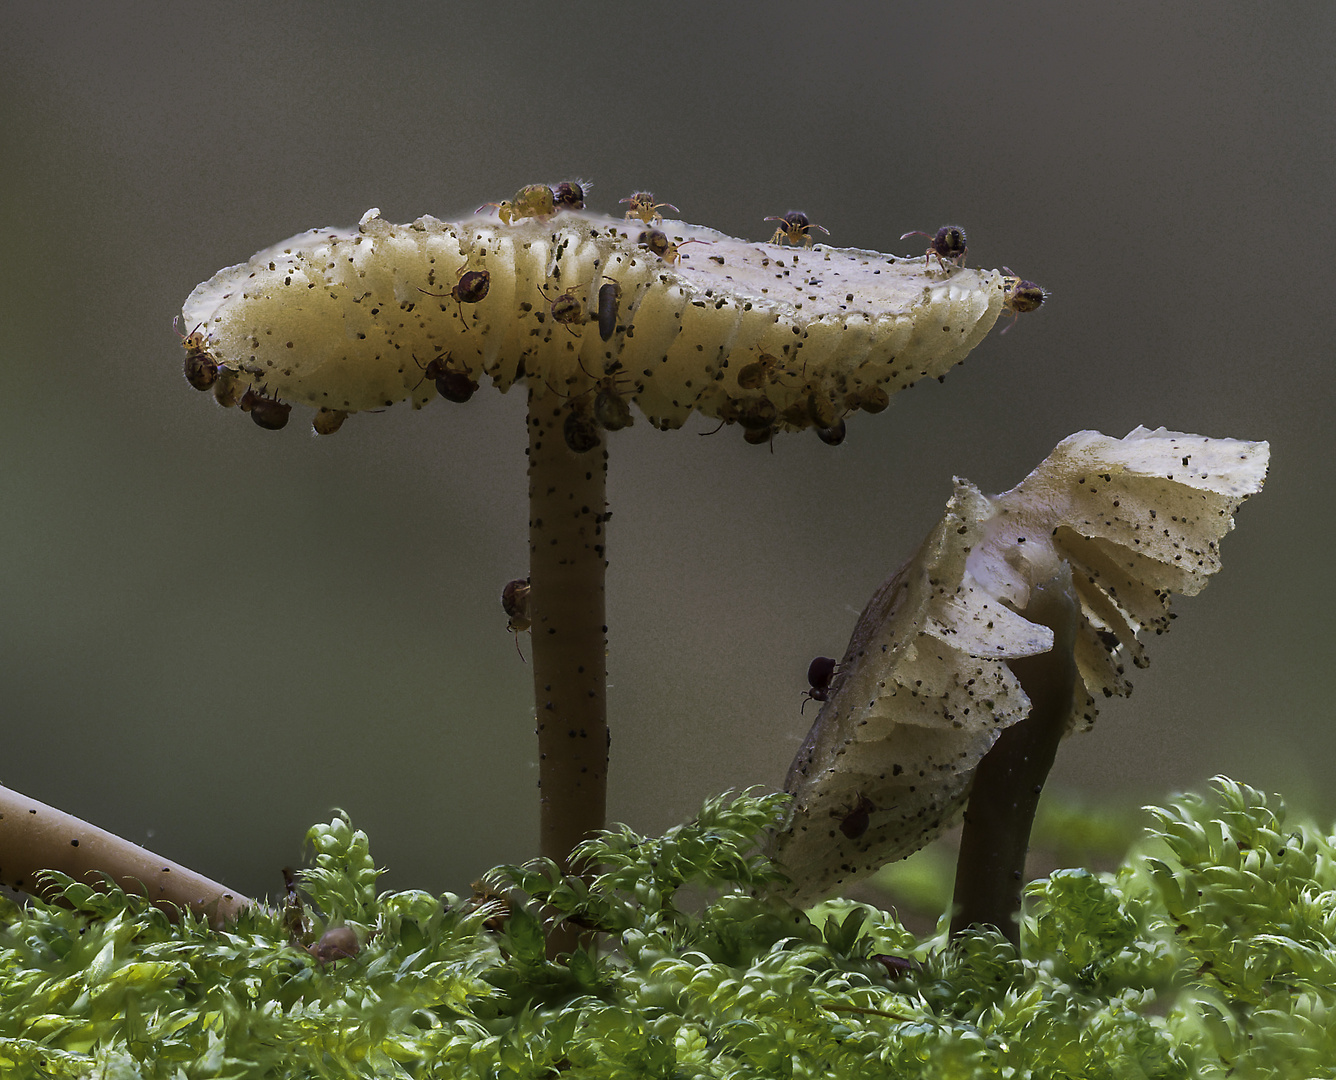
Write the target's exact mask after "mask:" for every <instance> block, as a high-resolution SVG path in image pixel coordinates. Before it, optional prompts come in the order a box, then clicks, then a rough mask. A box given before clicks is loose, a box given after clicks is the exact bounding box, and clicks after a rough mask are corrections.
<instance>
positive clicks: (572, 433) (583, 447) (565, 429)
mask: <svg viewBox="0 0 1336 1080" xmlns="http://www.w3.org/2000/svg"><path fill="white" fill-rule="evenodd" d="M561 433H562V436H563V437H564V438H565V440H566V445H567V446H568V447H570V449H571V450H572V451H573V452H574V453H577V454H587V453H588V452H589V451H590V450H592V449H594V447H596V446H597V445H598V444H599V437H598V425H597V424H596V423H594V420H593V418H592V417H590V416H587V415H585V413H584V412H582V411H581V410H579V409H572V410H571V411H570V412H568V413H567V414H566V420H565V422H564V423H563V424H562V426H561Z"/></svg>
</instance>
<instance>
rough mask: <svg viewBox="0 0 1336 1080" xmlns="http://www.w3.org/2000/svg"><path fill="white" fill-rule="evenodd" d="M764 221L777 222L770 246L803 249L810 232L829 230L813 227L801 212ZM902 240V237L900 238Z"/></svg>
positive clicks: (809, 237) (808, 244)
mask: <svg viewBox="0 0 1336 1080" xmlns="http://www.w3.org/2000/svg"><path fill="white" fill-rule="evenodd" d="M765 220H766V221H778V222H779V228H777V229H776V230H775V235H774V236H772V237H771V238H770V242H771V243H772V244H783V243H784V241H785V240H787V241H788V242H789V243H790V244H792V245H793V246H794V247H797V246H798V245H799V244H802V245H803V247H811V246H812V230H813V229H820V230H821V231H822V232H823V233H825V234H826V235H827V236H829V235H830V230H829V229H827V228H825V227H824V226H821V225H813V224H812V223H811V222H810V221H809V220H808V219H807V215H806V214H804V213H803V212H802V211H801V210H790V211H789V212H788V213H787V214H785V215H784V216H783V217H768V218H766V219H765ZM901 239H902V240H903V239H904V237H901Z"/></svg>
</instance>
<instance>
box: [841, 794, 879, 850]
mask: <svg viewBox="0 0 1336 1080" xmlns="http://www.w3.org/2000/svg"><path fill="white" fill-rule="evenodd" d="M876 809H877V808H876V807H875V806H874V805H873V804H872V800H871V799H869V798H868V797H867V796H866V795H860V796H858V802H857V803H856V804H855V805H854V808H853V809H852V810H850V811H849V812H848V813H847V814H845V815H844V816H843V817H842V818H840V832H842V833H844V835H845V836H846V837H848V838H849V839H850V840H857V839H858V838H859V837H860V836H862V835H863V834H864V833H865V832H867V827H868V822H869V821H870V819H871V815H872V813H873V811H875V810H876Z"/></svg>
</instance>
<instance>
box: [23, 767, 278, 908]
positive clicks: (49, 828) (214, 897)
mask: <svg viewBox="0 0 1336 1080" xmlns="http://www.w3.org/2000/svg"><path fill="white" fill-rule="evenodd" d="M43 870H59V871H60V872H61V873H62V874H68V875H69V876H70V877H72V878H74V880H76V881H79V882H82V883H84V884H86V885H90V886H92V887H93V888H94V889H101V888H105V887H106V878H104V877H103V875H104V874H105V875H106V877H109V878H111V880H112V881H114V882H115V884H116V885H117V886H119V887H120V888H122V889H124V890H125V891H126V892H131V893H138V894H139V895H141V896H147V897H148V898H149V900H150V901H151V902H152V903H153V905H154V906H155V907H158V908H161V909H162V910H163V911H164V912H166V914H167V916H168V917H169V918H170V919H172V920H173V921H176V920H177V919H178V918H180V914H181V909H183V908H189V909H190V910H191V911H193V912H194V913H195V914H196V915H199V916H203V917H206V918H207V919H208V920H209V922H210V923H211V924H212V925H213V926H214V927H215V929H216V928H219V927H221V926H222V925H223V924H224V923H226V922H229V921H231V920H232V919H235V918H236V916H237V914H238V913H239V912H240V911H241V910H242V909H243V908H245V907H248V906H250V904H251V903H252V901H251V900H250V899H249V898H248V897H245V896H242V895H241V894H240V893H239V892H235V891H233V890H231V889H229V888H228V887H227V886H226V885H220V884H219V883H218V882H216V881H212V880H210V879H209V878H206V877H205V876H204V875H202V874H197V873H196V872H195V871H194V870H190V869H188V868H187V867H184V866H182V865H181V864H180V863H175V862H172V861H171V860H170V859H164V858H163V857H162V856H161V855H155V854H153V852H151V851H149V850H147V849H145V848H142V847H140V846H139V845H138V844H132V843H130V841H128V840H123V839H122V838H121V837H119V836H116V835H115V834H114V833H109V832H107V831H106V830H105V829H99V828H98V827H97V826H96V825H90V824H88V822H86V821H82V820H80V819H79V818H77V817H74V816H73V815H72V814H67V813H65V812H64V811H63V810H57V809H56V808H55V807H53V806H47V805H46V803H42V802H38V801H37V800H36V799H30V798H28V797H27V796H26V795H20V794H19V793H18V792H17V791H14V790H13V789H11V788H6V787H0V884H2V885H7V886H9V887H11V888H13V889H20V890H22V891H23V892H26V893H31V894H32V895H34V896H40V897H42V898H43V899H46V900H55V899H59V895H60V890H59V889H58V888H56V887H53V886H52V885H51V884H50V883H49V882H46V881H44V880H42V879H41V878H40V875H41V872H42V871H43Z"/></svg>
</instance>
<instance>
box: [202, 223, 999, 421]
mask: <svg viewBox="0 0 1336 1080" xmlns="http://www.w3.org/2000/svg"><path fill="white" fill-rule="evenodd" d="M657 227H658V228H660V229H662V230H663V231H664V232H665V233H666V234H667V237H668V239H669V240H670V241H671V242H672V243H673V244H674V245H677V252H678V255H679V258H680V261H678V262H676V263H672V262H669V261H666V260H665V259H663V258H660V257H659V256H658V255H656V254H654V253H652V252H651V251H649V250H648V249H647V248H646V247H644V246H642V245H641V244H640V243H639V242H638V237H639V236H640V234H641V232H642V231H644V230H643V228H642V226H641V224H640V223H639V222H627V221H625V220H622V219H617V218H610V217H602V216H599V215H594V214H587V213H576V212H564V213H560V214H557V215H556V216H554V217H552V218H550V219H547V220H545V221H544V220H538V219H526V220H521V221H519V222H517V223H515V224H513V225H505V224H502V223H500V222H498V221H497V220H496V219H495V218H492V217H478V218H472V219H468V220H465V221H462V222H454V223H452V222H443V221H438V220H437V219H436V218H433V217H423V218H419V219H418V220H417V221H415V222H413V223H412V224H411V225H392V224H390V223H389V222H386V221H384V220H382V219H381V218H380V216H379V213H378V211H374V210H372V211H368V212H367V214H366V215H365V216H364V217H363V219H362V222H361V224H360V226H359V227H358V228H357V229H355V230H348V229H317V230H312V231H310V232H306V233H302V234H300V235H299V236H295V237H293V238H292V239H290V240H287V241H284V242H283V243H281V244H278V245H275V246H274V247H272V248H269V249H267V250H265V251H261V252H259V253H258V254H257V255H255V256H254V257H253V258H251V260H250V261H249V262H247V263H244V264H241V265H239V266H234V267H230V268H228V269H226V270H222V271H220V272H219V273H218V274H216V275H214V277H213V278H211V279H210V280H209V281H207V282H205V283H203V284H201V285H200V286H199V287H198V288H196V289H195V291H194V292H193V293H191V295H190V298H189V299H188V300H187V301H186V305H185V308H184V315H185V319H186V324H187V325H188V326H191V327H194V326H197V325H199V326H200V327H201V331H202V333H203V334H204V336H205V344H204V350H205V352H206V353H207V354H208V355H209V356H210V357H211V358H212V359H214V360H215V361H216V362H217V363H218V364H219V365H221V366H222V367H224V368H226V369H229V370H231V371H236V372H240V373H241V374H242V376H243V377H244V378H246V379H249V380H250V381H252V382H253V383H254V384H255V385H257V386H261V387H263V388H264V390H265V392H266V393H267V394H268V395H270V396H273V397H278V398H281V399H284V400H286V401H290V402H295V403H301V404H307V405H311V406H314V407H316V408H326V409H336V410H340V411H343V412H357V411H359V410H364V409H377V408H384V407H385V406H388V405H392V404H394V403H395V402H398V401H402V400H405V399H411V400H412V401H413V404H414V406H415V407H420V406H422V405H424V404H425V403H426V402H427V401H429V400H430V399H431V398H433V397H435V396H436V390H435V387H434V386H433V383H432V381H431V380H430V379H424V378H423V367H424V366H425V365H426V364H427V363H428V362H429V361H431V360H433V359H437V358H444V357H445V356H446V355H447V354H448V356H449V358H450V364H451V366H452V368H453V369H455V370H460V371H467V372H468V373H469V374H471V375H472V376H473V377H474V378H477V377H478V376H479V375H480V374H486V375H487V376H489V377H490V378H491V379H492V381H493V382H494V383H495V384H496V385H497V386H498V387H499V388H500V389H502V390H506V389H508V388H509V387H510V386H511V385H512V384H513V383H514V382H515V380H516V378H517V375H518V374H519V373H521V372H522V373H524V374H527V375H528V376H530V377H533V378H542V379H545V380H546V381H547V382H549V383H550V384H552V385H553V386H554V387H555V388H557V389H558V390H561V391H562V392H563V393H571V394H578V393H582V392H584V391H585V390H586V389H587V388H588V387H589V386H590V385H591V382H592V380H593V379H602V378H604V377H608V376H616V383H615V387H616V389H617V391H618V392H619V393H622V394H624V395H625V396H627V397H629V398H633V399H634V400H636V402H637V403H638V404H639V406H640V409H641V411H642V412H643V413H644V414H645V415H646V416H647V417H648V418H649V419H650V421H651V422H652V423H654V424H655V425H657V426H660V427H664V428H672V427H678V426H680V425H681V424H682V423H683V421H685V419H686V418H687V417H688V416H689V415H690V413H691V412H692V410H693V409H695V410H699V411H701V412H703V413H705V414H706V415H709V416H716V417H719V416H722V417H725V418H730V417H734V418H735V417H736V415H737V413H738V411H739V410H745V409H746V408H748V407H749V406H748V403H753V402H757V401H759V399H761V398H762V397H764V398H767V399H768V401H769V402H770V403H771V404H773V405H774V407H775V410H776V412H777V413H778V414H779V419H778V420H777V422H776V424H775V427H776V429H778V430H784V429H794V428H801V427H805V426H808V425H809V424H810V423H812V422H814V421H813V420H812V419H811V418H810V415H809V414H810V413H811V408H810V400H811V398H812V396H813V395H815V396H816V397H817V398H820V399H824V401H825V402H828V403H829V406H823V407H822V409H819V410H817V415H818V416H820V415H822V410H824V411H825V414H826V415H828V414H829V412H830V410H831V409H833V412H834V415H835V416H837V417H838V416H840V415H843V414H844V413H845V412H847V411H849V410H851V409H854V408H857V407H859V405H860V404H861V403H862V400H863V396H864V395H865V394H867V393H868V392H869V391H871V390H872V389H873V388H880V390H881V391H883V392H884V393H885V394H886V395H893V394H895V393H896V392H898V391H899V390H902V389H904V388H905V387H907V386H910V385H912V384H913V383H914V382H915V381H917V380H918V379H921V378H924V377H936V376H940V375H942V374H944V373H945V372H946V371H947V370H949V369H950V368H951V367H952V366H953V365H955V364H956V363H959V362H960V360H962V359H963V358H964V356H965V355H966V354H967V353H968V352H969V351H970V349H972V348H973V347H974V346H975V345H976V344H977V343H978V342H979V341H980V340H981V339H982V338H983V336H984V335H985V334H987V332H988V330H989V329H990V328H991V327H992V325H993V323H994V322H995V321H996V320H997V317H998V315H999V314H1000V313H1001V311H1002V307H1003V302H1004V286H1003V275H1002V274H1000V273H998V272H996V271H977V270H969V269H959V268H954V267H953V268H950V269H949V270H946V271H943V270H941V269H939V268H938V267H937V266H935V265H933V266H930V267H926V268H925V262H924V259H923V258H922V256H919V257H917V258H899V257H896V256H891V255H883V254H880V253H877V252H873V251H860V250H857V249H839V248H829V247H826V246H824V245H818V246H816V247H813V248H805V249H794V248H780V247H777V246H775V245H772V244H765V243H755V242H751V241H745V240H738V239H735V238H733V237H729V236H725V235H723V234H722V233H717V232H714V231H713V230H710V229H705V228H702V227H699V226H694V225H686V224H683V223H681V222H675V221H668V222H663V223H662V224H661V225H659V226H657ZM689 240H699V241H703V242H701V243H692V244H688V243H687V241H689ZM670 254H671V253H670ZM470 270H472V271H476V270H486V271H487V272H488V274H489V275H490V288H489V290H488V292H487V295H486V297H485V298H484V299H483V300H482V301H481V302H479V303H474V304H469V303H462V304H461V303H458V302H457V301H456V300H455V299H453V298H452V297H450V296H449V295H444V296H432V295H428V293H444V294H448V293H449V292H450V290H451V288H452V286H453V285H454V284H455V283H456V281H457V280H458V278H459V275H460V274H461V273H463V272H465V271H470ZM609 281H615V282H616V283H617V284H618V285H619V286H620V293H619V298H618V311H617V316H616V320H615V325H614V328H613V332H612V334H611V336H610V337H609V339H608V340H607V341H604V340H603V338H602V335H601V334H600V333H599V326H598V323H597V321H596V320H595V313H596V312H597V310H598V293H599V289H600V287H602V286H603V285H605V284H607V283H608V282H609ZM540 286H541V288H540ZM543 290H546V295H545V294H544V291H543ZM568 290H570V291H572V292H573V294H574V296H575V297H576V298H578V299H579V300H580V301H581V302H583V304H584V305H585V307H586V310H587V312H588V315H589V321H588V322H583V323H579V322H577V323H574V324H568V323H563V322H558V321H556V320H554V319H553V318H552V313H551V301H552V300H554V299H556V298H557V297H558V296H559V295H560V294H562V293H565V292H567V291H568ZM763 358H764V359H763ZM757 361H762V362H763V363H764V364H765V365H766V372H767V375H766V379H765V380H764V384H763V385H761V386H760V387H758V388H753V389H743V388H741V387H739V386H738V379H737V376H738V372H739V371H740V370H741V369H742V368H744V367H745V366H746V365H748V364H750V363H753V362H757ZM521 364H522V367H521ZM873 399H874V400H875V402H876V403H877V405H879V406H884V403H885V401H884V398H881V397H880V395H877V394H874V395H873ZM765 408H766V411H768V406H766V407H765ZM818 426H820V424H818Z"/></svg>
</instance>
